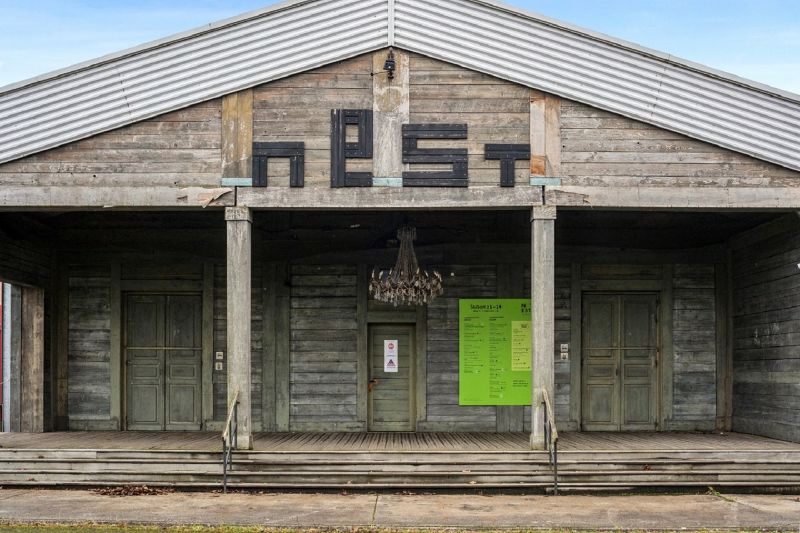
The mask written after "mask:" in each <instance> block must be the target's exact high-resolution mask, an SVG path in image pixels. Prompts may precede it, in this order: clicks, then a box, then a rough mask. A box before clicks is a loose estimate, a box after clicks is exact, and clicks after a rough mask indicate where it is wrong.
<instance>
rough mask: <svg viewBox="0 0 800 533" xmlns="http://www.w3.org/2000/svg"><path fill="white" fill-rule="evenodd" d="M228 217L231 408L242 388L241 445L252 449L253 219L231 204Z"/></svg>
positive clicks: (238, 423)
mask: <svg viewBox="0 0 800 533" xmlns="http://www.w3.org/2000/svg"><path fill="white" fill-rule="evenodd" d="M225 220H226V222H227V231H228V267H227V268H228V276H227V278H228V294H227V298H228V408H229V409H230V407H231V403H232V402H233V397H234V395H235V394H236V392H237V391H238V392H239V409H238V417H237V419H236V422H237V425H238V430H237V438H238V448H239V449H242V450H249V449H251V448H252V441H251V431H252V424H251V412H252V410H251V397H250V396H251V390H250V389H251V383H252V379H251V375H250V374H251V369H250V328H251V326H250V321H251V316H250V315H251V299H252V294H251V286H252V280H251V265H252V263H251V262H252V259H251V252H252V246H251V232H252V220H253V219H252V214H251V212H250V209H248V208H247V207H228V208H226V209H225Z"/></svg>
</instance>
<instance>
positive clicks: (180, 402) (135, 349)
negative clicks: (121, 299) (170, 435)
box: [124, 294, 202, 431]
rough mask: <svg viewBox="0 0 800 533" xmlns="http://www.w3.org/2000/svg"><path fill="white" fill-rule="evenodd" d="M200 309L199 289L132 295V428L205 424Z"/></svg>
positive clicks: (128, 321) (127, 335)
mask: <svg viewBox="0 0 800 533" xmlns="http://www.w3.org/2000/svg"><path fill="white" fill-rule="evenodd" d="M201 311H202V304H201V298H200V296H198V295H138V294H130V295H128V296H127V298H126V307H125V332H124V343H125V345H124V350H125V356H126V361H127V382H126V385H127V404H126V415H127V428H128V429H130V430H151V431H158V430H165V429H166V430H199V429H200V428H201V420H202V416H201V412H200V411H201V405H202V389H201V383H202V376H201V374H202V372H201V364H202V362H201V361H202V360H201V357H202V340H201V339H202V335H201V331H200V329H201V324H202V317H201Z"/></svg>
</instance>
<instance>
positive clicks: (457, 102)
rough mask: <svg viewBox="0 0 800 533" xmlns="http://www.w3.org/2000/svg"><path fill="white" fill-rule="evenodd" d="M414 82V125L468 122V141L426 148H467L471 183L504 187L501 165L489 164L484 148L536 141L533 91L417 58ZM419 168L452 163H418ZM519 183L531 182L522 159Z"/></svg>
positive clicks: (432, 144)
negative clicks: (532, 128) (532, 134)
mask: <svg viewBox="0 0 800 533" xmlns="http://www.w3.org/2000/svg"><path fill="white" fill-rule="evenodd" d="M410 64H411V73H410V78H409V92H410V99H409V103H410V110H411V123H412V124H425V123H443V124H467V125H468V133H469V138H468V139H467V140H464V141H428V142H426V143H420V146H421V147H436V146H442V147H448V148H467V150H468V152H469V182H470V185H474V186H480V185H495V186H497V185H499V184H500V162H499V161H487V160H486V158H485V151H484V145H485V144H487V143H489V144H528V143H530V105H531V90H530V89H529V88H527V87H523V86H521V85H516V84H513V83H510V82H507V81H504V80H500V79H497V78H494V77H492V76H488V75H486V74H481V73H479V72H475V71H471V70H468V69H465V68H462V67H459V66H456V65H452V64H450V63H444V62H442V61H438V60H435V59H431V58H428V57H425V56H422V55H419V54H411V57H410ZM412 167H413V170H415V171H416V170H437V169H444V170H446V169H448V168H449V166H448V165H413V166H412ZM516 170H517V171H516V180H517V183H518V184H526V185H527V183H528V178H529V177H530V164H529V163H528V162H527V161H517V163H516Z"/></svg>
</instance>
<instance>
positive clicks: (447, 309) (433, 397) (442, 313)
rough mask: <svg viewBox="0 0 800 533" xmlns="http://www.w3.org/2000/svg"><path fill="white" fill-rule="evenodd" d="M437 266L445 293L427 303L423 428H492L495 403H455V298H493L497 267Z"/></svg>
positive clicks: (456, 372) (456, 395)
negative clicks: (424, 418)
mask: <svg viewBox="0 0 800 533" xmlns="http://www.w3.org/2000/svg"><path fill="white" fill-rule="evenodd" d="M436 269H437V270H439V272H441V273H442V275H443V276H444V294H443V295H442V296H441V297H439V298H437V299H435V300H434V301H433V302H431V304H430V305H429V306H428V324H427V326H428V353H427V358H428V360H427V365H428V366H427V371H428V380H427V396H428V400H427V401H428V409H427V420H426V422H425V423H424V424H423V425H422V426H423V428H424V429H425V430H426V431H495V428H496V425H497V422H496V418H495V417H496V412H497V409H496V408H495V407H494V406H461V405H458V300H459V299H460V298H495V297H496V296H497V268H496V267H495V266H493V265H487V266H461V265H445V266H437V267H436ZM451 273H452V274H454V275H453V276H451V275H450V274H451Z"/></svg>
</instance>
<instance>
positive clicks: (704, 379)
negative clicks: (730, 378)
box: [672, 265, 717, 430]
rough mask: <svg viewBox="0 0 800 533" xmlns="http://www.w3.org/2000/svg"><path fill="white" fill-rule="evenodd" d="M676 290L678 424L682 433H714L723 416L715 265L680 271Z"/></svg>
mask: <svg viewBox="0 0 800 533" xmlns="http://www.w3.org/2000/svg"><path fill="white" fill-rule="evenodd" d="M672 287H673V288H672V328H673V329H672V349H673V363H672V364H673V367H672V386H673V396H672V398H673V401H672V403H673V405H672V419H673V421H675V422H677V423H679V424H680V425H681V428H682V429H693V430H712V429H714V420H715V416H716V410H717V409H716V406H717V400H716V395H717V380H716V378H717V372H716V365H717V361H716V357H717V346H716V302H715V268H714V265H675V266H674V269H673V284H672ZM685 424H689V425H688V426H686V425H685Z"/></svg>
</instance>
